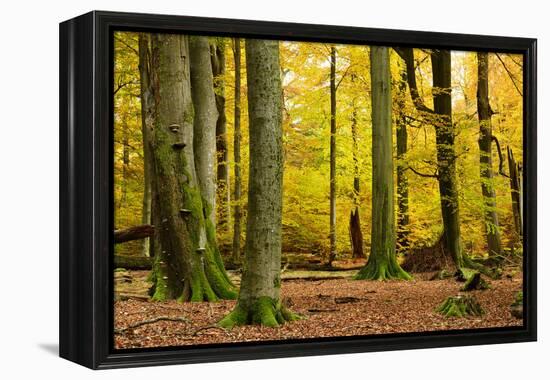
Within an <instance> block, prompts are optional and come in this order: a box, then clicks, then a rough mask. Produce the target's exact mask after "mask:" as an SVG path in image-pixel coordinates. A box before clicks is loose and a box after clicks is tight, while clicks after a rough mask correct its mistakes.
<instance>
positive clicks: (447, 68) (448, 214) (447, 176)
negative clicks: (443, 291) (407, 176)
mask: <svg viewBox="0 0 550 380" xmlns="http://www.w3.org/2000/svg"><path fill="white" fill-rule="evenodd" d="M394 49H395V51H396V52H397V53H398V54H399V55H400V56H401V58H402V59H403V60H404V61H405V64H406V68H407V82H408V84H409V91H410V94H411V98H412V101H413V104H414V106H415V107H416V109H417V110H418V112H419V113H420V115H421V116H422V117H423V118H424V119H425V120H426V121H427V122H429V123H430V124H432V125H433V126H434V127H435V133H436V150H437V174H435V175H425V176H429V177H434V178H436V179H437V180H438V184H439V197H440V203H441V215H442V219H443V237H442V241H443V243H444V247H445V253H446V254H449V255H450V256H451V258H452V260H453V263H454V264H455V266H457V267H462V266H464V264H465V262H464V261H465V260H464V256H463V254H462V247H461V242H460V215H459V203H458V191H457V183H456V163H455V161H456V156H455V147H454V134H455V132H454V128H453V120H452V102H451V52H450V51H449V50H433V51H432V53H431V55H430V57H431V62H432V75H433V91H432V93H433V101H434V109H433V110H432V109H430V108H428V107H427V106H426V105H425V104H424V100H423V99H422V97H421V96H420V94H419V92H418V88H417V85H416V74H415V63H414V53H413V49H412V48H394ZM417 174H418V173H417ZM466 260H467V261H468V265H472V266H473V265H474V263H472V262H471V261H470V260H468V259H467V258H466Z"/></svg>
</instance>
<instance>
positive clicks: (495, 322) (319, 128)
mask: <svg viewBox="0 0 550 380" xmlns="http://www.w3.org/2000/svg"><path fill="white" fill-rule="evenodd" d="M113 46H114V67H113V73H114V75H113V104H114V107H113V109H114V117H113V120H114V125H113V128H114V132H113V135H114V147H113V158H114V162H113V170H114V194H113V210H114V226H115V230H114V231H113V241H114V249H113V253H114V257H113V262H114V268H113V269H114V272H113V276H114V337H113V339H114V347H115V349H130V348H144V347H168V346H182V345H201V344H212V343H238V342H249V341H276V340H287V339H292V340H295V339H310V338H329V337H331V338H333V337H344V336H368V335H374V334H392V333H421V332H433V331H442V330H443V331H451V330H462V329H484V328H508V327H513V326H522V324H523V315H524V314H523V266H522V263H523V245H522V230H523V227H522V222H523V207H522V192H523V188H522V183H523V181H522V157H523V141H522V136H523V91H524V90H523V89H524V86H523V56H522V55H515V54H508V53H498V52H476V51H454V50H453V51H451V50H443V49H428V48H424V47H420V46H419V47H417V48H410V47H399V46H366V45H350V44H331V43H322V42H299V41H277V40H259V39H241V38H233V37H212V36H196V35H193V36H188V35H181V34H153V33H141V32H140V33H138V32H115V33H114V44H113Z"/></svg>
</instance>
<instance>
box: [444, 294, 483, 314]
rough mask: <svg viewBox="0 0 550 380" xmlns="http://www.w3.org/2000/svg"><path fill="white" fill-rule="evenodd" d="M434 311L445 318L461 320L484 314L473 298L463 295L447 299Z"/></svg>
mask: <svg viewBox="0 0 550 380" xmlns="http://www.w3.org/2000/svg"><path fill="white" fill-rule="evenodd" d="M435 310H436V311H437V312H438V313H440V314H442V315H444V316H445V317H447V318H450V317H458V318H462V317H467V316H475V317H480V316H482V315H483V314H485V312H484V311H483V309H482V308H481V306H480V305H479V303H478V302H477V301H476V299H475V298H474V297H472V296H463V295H458V296H456V297H447V299H446V300H445V301H444V302H443V303H442V304H441V305H439V307H437V308H436V309H435Z"/></svg>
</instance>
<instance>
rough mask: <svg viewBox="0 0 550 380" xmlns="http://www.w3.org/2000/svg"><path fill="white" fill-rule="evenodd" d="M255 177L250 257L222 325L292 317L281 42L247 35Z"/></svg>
mask: <svg viewBox="0 0 550 380" xmlns="http://www.w3.org/2000/svg"><path fill="white" fill-rule="evenodd" d="M246 68H247V82H248V110H249V130H250V142H251V143H250V145H249V149H250V164H249V168H250V179H249V184H248V218H247V225H246V245H245V260H246V263H245V265H244V269H243V275H242V280H241V289H240V293H239V298H238V302H237V305H236V307H235V309H234V310H233V311H232V312H231V313H230V314H228V315H227V316H226V317H225V318H224V319H222V321H221V322H220V325H221V326H223V327H227V328H230V327H233V326H235V325H242V324H252V323H255V324H261V325H265V326H271V327H273V326H278V325H279V324H280V323H283V322H284V321H285V320H289V319H292V314H291V313H290V312H288V311H287V310H286V309H285V308H284V307H283V306H282V305H281V300H280V288H281V246H282V244H281V243H282V239H281V227H282V226H281V224H282V185H283V149H282V97H281V77H280V66H279V43H278V41H271V40H252V39H247V40H246Z"/></svg>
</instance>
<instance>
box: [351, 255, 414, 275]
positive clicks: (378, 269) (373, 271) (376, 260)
mask: <svg viewBox="0 0 550 380" xmlns="http://www.w3.org/2000/svg"><path fill="white" fill-rule="evenodd" d="M354 279H355V280H372V281H386V280H411V279H412V277H411V275H410V274H408V273H407V272H406V271H404V270H403V269H402V268H401V267H400V266H399V264H398V263H397V259H396V258H395V256H390V257H387V258H385V257H384V256H378V257H375V256H372V257H371V258H369V261H368V263H367V265H366V266H364V267H363V268H362V269H361V270H360V271H359V272H358V273H357V275H355V277H354Z"/></svg>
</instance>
